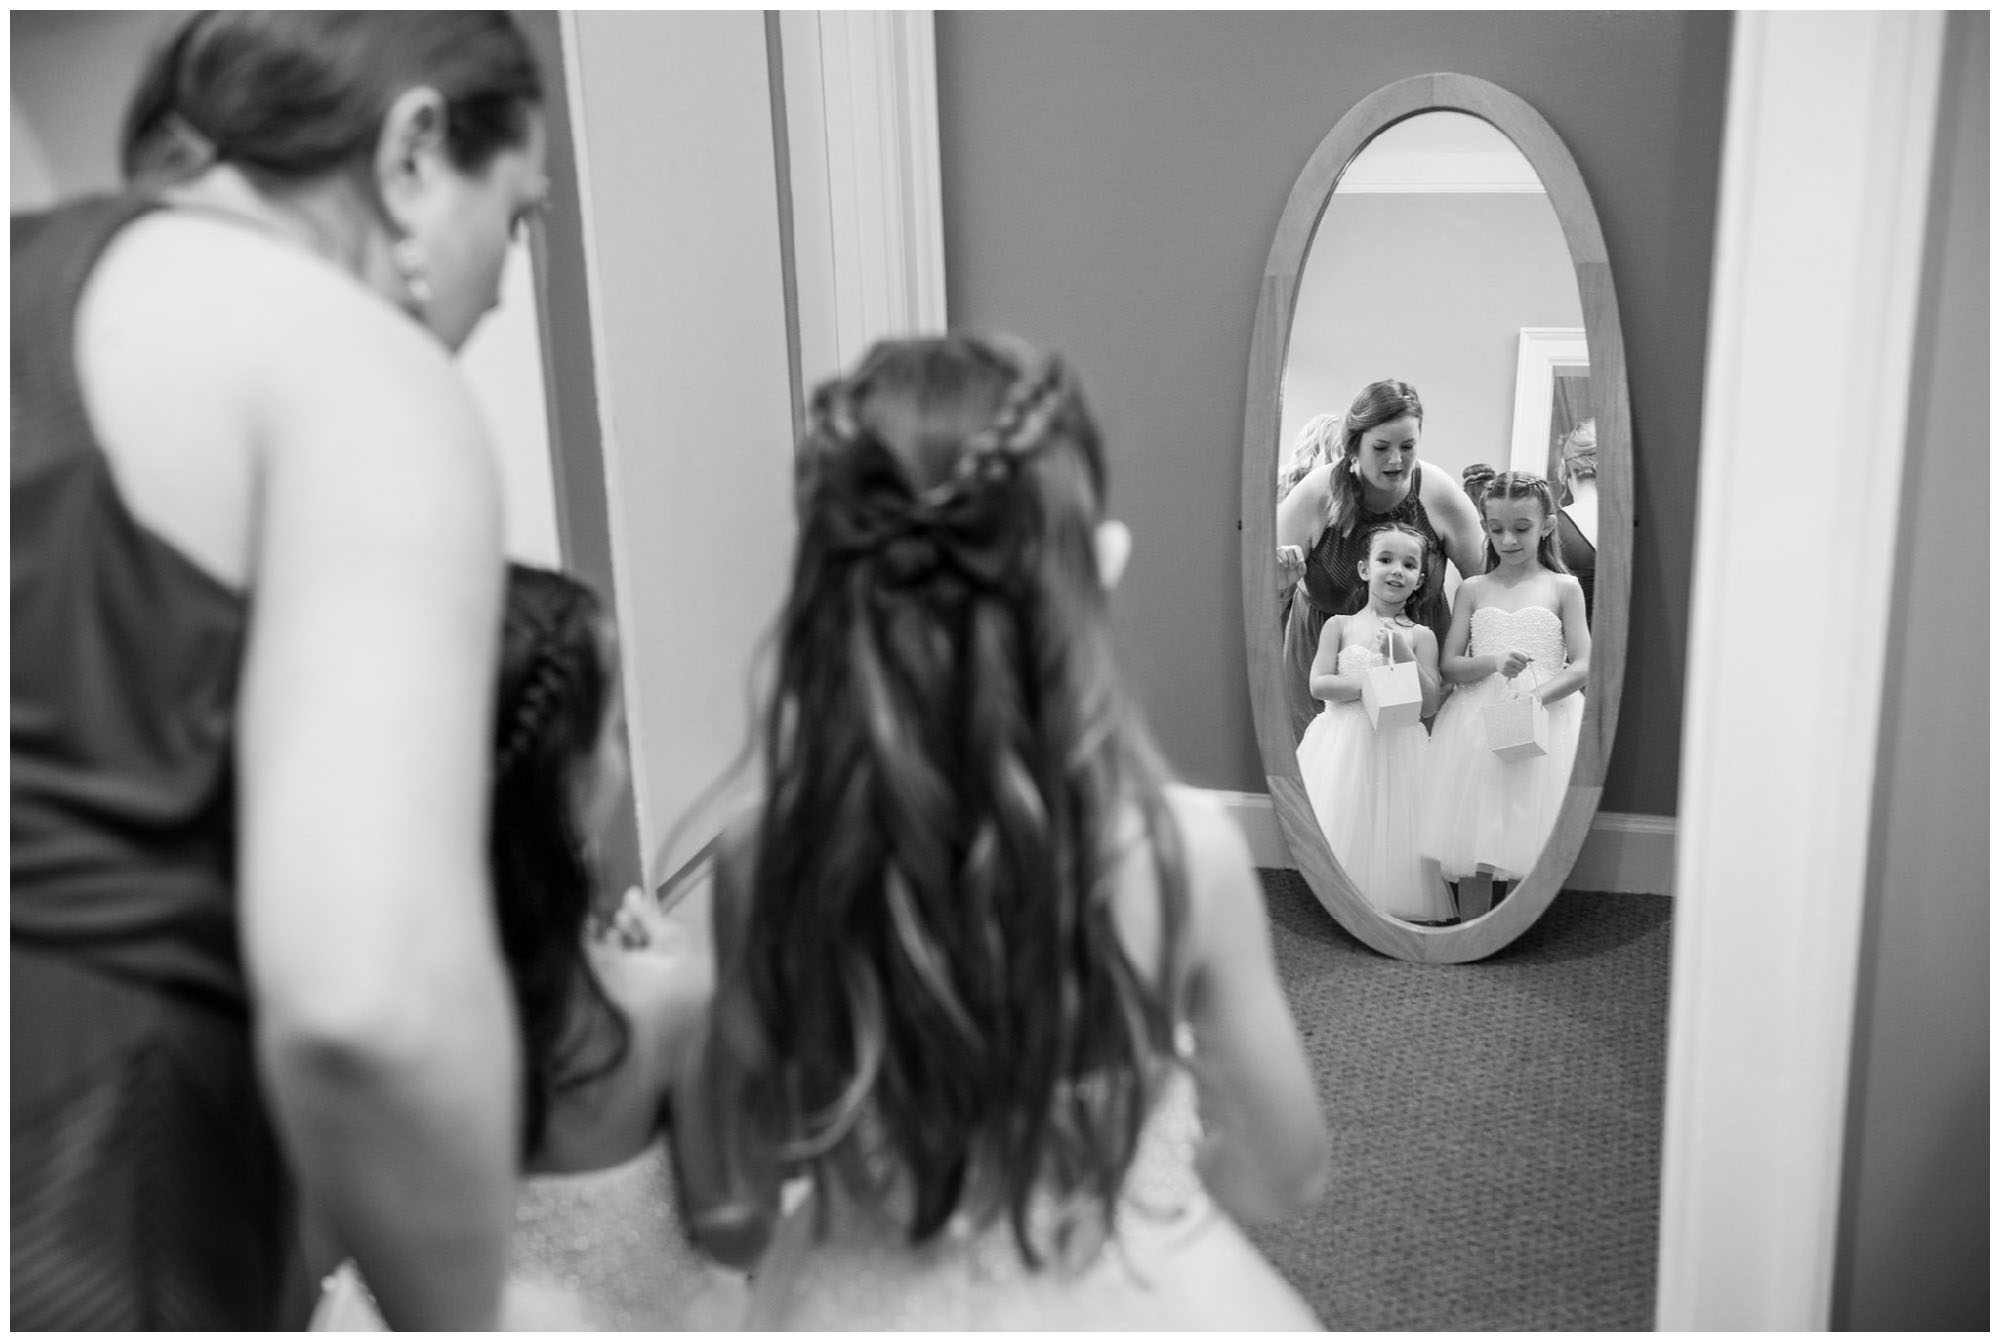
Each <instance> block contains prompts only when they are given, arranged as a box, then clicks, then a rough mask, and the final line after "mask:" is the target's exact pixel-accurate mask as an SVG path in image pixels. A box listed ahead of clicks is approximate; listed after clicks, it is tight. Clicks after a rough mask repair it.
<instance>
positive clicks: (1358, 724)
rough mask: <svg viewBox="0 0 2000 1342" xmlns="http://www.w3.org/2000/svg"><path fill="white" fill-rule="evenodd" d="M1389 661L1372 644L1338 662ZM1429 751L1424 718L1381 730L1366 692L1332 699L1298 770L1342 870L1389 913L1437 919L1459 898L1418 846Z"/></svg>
mask: <svg viewBox="0 0 2000 1342" xmlns="http://www.w3.org/2000/svg"><path fill="white" fill-rule="evenodd" d="M1383 664H1384V660H1383V657H1382V654H1381V652H1380V650H1378V649H1376V648H1372V647H1369V646H1367V645H1366V644H1354V645H1351V646H1349V647H1345V648H1342V649H1341V650H1340V656H1339V659H1338V661H1337V662H1336V665H1337V666H1338V668H1339V673H1340V674H1341V675H1343V676H1355V675H1359V674H1361V672H1363V671H1365V670H1367V669H1368V668H1369V667H1372V666H1381V665H1383ZM1429 756H1430V737H1429V736H1427V735H1426V734H1425V732H1424V728H1423V725H1422V724H1421V723H1411V724H1410V725H1409V726H1406V727H1391V728H1389V729H1388V730H1386V731H1377V730H1376V729H1375V727H1374V726H1373V725H1372V724H1370V723H1369V721H1368V711H1367V710H1366V709H1364V708H1363V707H1362V706H1361V701H1360V700H1359V699H1350V700H1347V701H1345V702H1342V703H1328V704H1326V705H1325V706H1324V707H1323V708H1322V709H1321V710H1320V712H1319V713H1318V714H1317V715H1316V716H1315V717H1314V718H1313V720H1312V722H1311V723H1310V724H1308V725H1307V727H1306V733H1305V735H1304V736H1303V737H1302V738H1301V739H1300V740H1299V775H1300V777H1302V778H1303V779H1304V780H1305V785H1306V796H1307V797H1308V798H1309V799H1310V800H1311V801H1312V807H1313V815H1314V816H1315V817H1316V818H1317V819H1318V820H1319V827H1320V829H1321V830H1322V831H1324V832H1325V834H1326V841H1327V844H1328V846H1329V847H1331V848H1332V849H1333V855H1334V857H1335V858H1336V859H1337V860H1338V861H1339V862H1340V866H1341V870H1343V871H1345V872H1346V873H1347V875H1348V878H1349V879H1350V880H1352V881H1353V882H1354V884H1355V886H1356V887H1357V888H1358V889H1359V890H1360V891H1361V893H1362V895H1363V896H1364V897H1365V898H1366V899H1367V900H1368V902H1369V903H1370V904H1373V905H1374V906H1375V907H1376V908H1377V909H1380V910H1381V911H1382V912H1383V913H1386V914H1388V915H1389V916H1391V917H1393V918H1407V919H1411V920H1413V921H1426V922H1436V921H1441V920H1443V919H1446V918H1449V917H1451V916H1452V913H1453V907H1454V906H1453V904H1452V900H1451V892H1450V891H1449V890H1447V889H1446V888H1445V886H1444V883H1443V882H1442V881H1440V880H1439V879H1438V878H1437V875H1436V874H1435V873H1434V872H1433V873H1432V874H1431V875H1430V876H1429V877H1428V878H1426V876H1425V874H1424V870H1423V868H1422V866H1421V854H1420V853H1419V852H1418V845H1417V830H1418V824H1419V822H1420V819H1421V817H1422V805H1423V796H1424V787H1425V776H1426V774H1427V772H1428V770H1429Z"/></svg>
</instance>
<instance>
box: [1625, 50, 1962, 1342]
mask: <svg viewBox="0 0 2000 1342" xmlns="http://www.w3.org/2000/svg"><path fill="white" fill-rule="evenodd" d="M1943 34H1944V16H1943V15H1942V14H1941V13H1935V12H1932V13H1918V12H1896V13H1860V12H1844V13H1804V12H1782V11H1781V12H1766V11H1741V12H1739V13H1738V14H1737V16H1736V28H1735V37H1734V42H1733V51H1732V58H1731V72H1730V88H1729V117H1728V123H1727V131H1726V137H1725V144H1724V154H1723V167H1722V192H1721V205H1720V210H1719V217H1718V223H1717V238H1716V261H1715V279H1714V291H1713V295H1714V301H1713V304H1712V311H1711V316H1710V328H1709V350H1708V370H1707V379H1706V394H1705V402H1704V410H1703V423H1702V451H1701V493H1700V504H1699V509H1698V513H1697V517H1696V527H1695V535H1696V548H1695V564H1694V588H1693V600H1692V614H1691V619H1690V625H1691V630H1690V635H1689V647H1688V673H1687V693H1686V699H1685V704H1686V710H1685V718H1684V720H1683V728H1682V754H1681V788H1680V800H1679V820H1680V838H1679V848H1678V852H1677V855H1676V867H1677V881H1678V886H1677V888H1678V895H1679V898H1678V902H1677V904H1676V907H1675V910H1674V920H1675V928H1674V951H1673V971H1672V997H1671V1000H1670V1004H1669V1008H1668V1011H1669V1014H1668V1033H1667V1054H1668V1057H1667V1089H1666V1118H1665V1131H1664V1138H1663V1144H1662V1154H1663V1158H1662V1162H1661V1172H1660V1184H1661V1188H1660V1202H1661V1207H1660V1260H1659V1291H1658V1297H1657V1325H1658V1327H1659V1328H1660V1329H1661V1330H1663V1331H1665V1330H1672V1331H1684V1330H1692V1329H1701V1330H1708V1329H1786V1330H1815V1331H1817V1330H1823V1329H1825V1328H1827V1327H1828V1321H1829V1318H1830V1313H1831V1307H1832V1298H1833V1264H1834V1254H1835V1249H1836V1244H1835V1238H1836V1227H1837V1224H1838V1212H1839V1206H1840V1196H1841V1155H1842V1148H1843V1144H1844V1141H1845V1137H1846V1126H1847V1123H1846V1115H1847V1103H1848V1081H1849V1077H1848V1062H1849V1057H1850V1055H1851V1053H1852V1049H1853V1029H1854V1009H1855V991H1856V983H1857V970H1858V956H1859V951H1860V930H1861V915H1862V904H1863V894H1864V881H1865V875H1866V869H1867V858H1868V844H1869V838H1870V835H1869V828H1870V806H1871V801H1872V798H1873V787H1874V771H1875V758H1874V757H1875V748H1876V741H1877V736H1878V732H1879V724H1880V722H1881V713H1882V689H1883V679H1884V655H1883V647H1882V644H1883V639H1884V636H1885V632H1886V630H1887V629H1888V606H1889V598H1890V592H1891V582H1890V579H1891V570H1892V567H1893V556H1894V554H1895V548H1894V544H1893V538H1894V528H1895V521H1896V518H1897V515H1898V508H1897V500H1896V497H1895V491H1896V489H1897V488H1898V482H1900V481H1901V480H1902V478H1903V472H1902V469H1901V466H1902V459H1903V452H1904V438H1905V433H1906V425H1907V421H1908V409H1909V406H1908V401H1909V384H1910V372H1911V367H1910V365H1911V352H1912V344H1913V339H1914V334H1915V327H1916V316H1917V296H1918V285H1919V275H1920V268H1921V262H1922V252H1923V243H1924V231H1925V216H1926V207H1927V203H1928V201H1929V195H1930V193H1929V184H1930V169H1931V154H1932V142H1933V139H1934V133H1935V122H1936V109H1937V98H1938V88H1939V78H1940V74H1939V71H1940V63H1941V58H1942V52H1943ZM1778 500H1782V501H1783V511H1782V513H1774V511H1773V503H1774V501H1778ZM1802 534H1803V535H1806V536H1808V537H1813V538H1817V540H1818V544H1816V545H1815V544H1808V545H1807V546H1806V548H1805V549H1804V550H1803V551H1801V550H1800V549H1799V537H1800V536H1801V535H1802ZM1850 537H1855V538H1866V539H1864V540H1860V541H1858V542H1857V543H1855V544H1853V545H1849V544H1848V541H1847V538H1850ZM1802 553H1803V554H1804V555H1805V556H1806V557H1807V564H1806V566H1805V568H1804V569H1803V570H1801V569H1800V567H1799V564H1798V559H1799V557H1800V555H1801V554H1802ZM1849 554H1853V555H1855V556H1857V559H1856V562H1852V563H1847V562H1843V557H1844V556H1846V555H1849ZM1870 557H1873V558H1875V559H1876V560H1879V562H1872V563H1871V562H1868V561H1869V559H1870ZM1801 571H1803V572H1806V573H1808V574H1811V575H1830V574H1833V573H1835V572H1837V573H1838V578H1837V580H1833V579H1831V578H1829V579H1828V580H1826V581H1821V582H1806V583H1799V582H1796V581H1791V580H1787V576H1786V575H1792V577H1794V578H1795V577H1796V575H1798V574H1799V573H1800V572H1801ZM1780 590H1782V592H1783V593H1784V596H1783V606H1784V610H1785V617H1784V621H1783V629H1782V632H1781V631H1779V630H1777V629H1776V628H1775V627H1774V626H1773V624H1772V622H1771V619H1770V612H1771V610H1772V609H1773V602H1774V600H1775V597H1774V593H1776V592H1778V591H1780Z"/></svg>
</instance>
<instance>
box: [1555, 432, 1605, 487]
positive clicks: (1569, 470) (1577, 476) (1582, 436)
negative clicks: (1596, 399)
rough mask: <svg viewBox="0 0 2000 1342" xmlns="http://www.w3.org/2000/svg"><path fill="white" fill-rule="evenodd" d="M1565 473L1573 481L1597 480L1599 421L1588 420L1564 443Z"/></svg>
mask: <svg viewBox="0 0 2000 1342" xmlns="http://www.w3.org/2000/svg"><path fill="white" fill-rule="evenodd" d="M1562 464H1563V472H1564V474H1566V475H1568V476H1569V478H1570V479H1572V480H1595V479H1596V478H1597V421H1596V420H1594V419H1586V420H1584V421H1583V422H1582V423H1581V424H1579V425H1577V426H1576V427H1575V428H1573V429H1571V430H1570V431H1569V432H1568V433H1567V434H1565V435H1563V441H1562Z"/></svg>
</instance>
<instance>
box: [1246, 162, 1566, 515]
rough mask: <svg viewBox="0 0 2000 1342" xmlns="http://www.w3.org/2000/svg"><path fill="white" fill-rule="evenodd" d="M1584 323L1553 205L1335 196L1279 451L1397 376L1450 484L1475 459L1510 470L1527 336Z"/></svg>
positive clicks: (1298, 320)
mask: <svg viewBox="0 0 2000 1342" xmlns="http://www.w3.org/2000/svg"><path fill="white" fill-rule="evenodd" d="M1582 325H1583V308H1582V306H1581V305H1580V304H1579V302H1578V299H1577V293H1576V271H1575V270H1574V269H1573V268H1572V267H1571V265H1570V259H1569V248H1568V247H1567V246H1565V245H1564V243H1563V236H1562V223H1561V221H1560V220H1558V219H1557V218H1556V212H1555V210H1554V208H1553V207H1552V206H1550V204H1549V198H1548V197H1547V196H1542V195H1525V194H1522V195H1481V194H1446V195H1430V194H1411V195H1403V194H1373V195H1347V194H1344V193H1341V194H1336V195H1335V196H1334V199H1333V203H1332V204H1331V205H1329V206H1327V210H1326V216H1325V217H1324V218H1322V219H1321V220H1320V224H1319V230H1318V232H1316V233H1315V234H1314V235H1313V248H1312V252H1311V253H1310V255H1309V256H1308V257H1307V260H1306V267H1305V271H1304V273H1303V274H1301V275H1300V277H1299V294H1298V307H1297V308H1296V310H1295V312H1294V315H1293V318H1292V341H1291V348H1290V350H1289V351H1288V352H1287V356H1286V361H1285V414H1284V422H1283V426H1282V427H1281V428H1280V429H1279V431H1278V444H1279V455H1281V456H1283V457H1284V458H1285V464H1287V465H1289V464H1290V461H1291V456H1292V444H1293V442H1294V441H1295V440H1296V439H1297V437H1298V432H1299V429H1300V428H1302V427H1303V426H1304V425H1305V423H1306V421H1307V420H1309V419H1311V418H1312V417H1313V416H1314V415H1318V414H1327V413H1331V414H1341V413H1343V412H1344V411H1346V409H1347V407H1348V405H1349V404H1350V403H1352V401H1353V400H1354V396H1355V393H1357V392H1359V391H1360V390H1361V388H1362V387H1364V386H1366V385H1367V384H1368V383H1370V382H1373V381H1375V380H1377V379H1378V378H1387V377H1393V378H1398V379H1400V380H1401V381H1404V382H1408V383H1410V384H1411V385H1412V386H1414V387H1415V388H1416V389H1417V393H1418V395H1420V396H1422V397H1423V402H1424V436H1423V441H1422V444H1421V446H1420V447H1419V448H1418V451H1419V454H1420V455H1421V456H1422V457H1423V459H1424V460H1425V461H1427V462H1432V463H1434V464H1436V465H1438V466H1440V467H1442V468H1443V469H1445V470H1447V471H1449V472H1450V473H1451V477H1452V479H1454V480H1456V479H1458V478H1459V473H1460V472H1461V471H1463V470H1464V469H1465V468H1466V467H1467V466H1470V465H1471V464H1472V463H1473V462H1475V461H1483V462H1486V463H1487V464H1489V465H1492V466H1495V467H1497V468H1498V469H1500V470H1503V471H1504V470H1506V469H1507V456H1508V452H1509V451H1510V450H1511V446H1512V444H1511V441H1510V440H1511V438H1512V435H1513V429H1514V374H1515V369H1516V366H1517V364H1518V362H1519V353H1520V344H1521V341H1520V334H1521V328H1522V327H1523V326H1572V327H1581V326H1582ZM1547 455H1548V453H1547V452H1546V451H1544V452H1543V453H1542V456H1543V457H1546V456H1547ZM1276 467H1277V463H1276V462H1273V469H1274V470H1275V469H1276Z"/></svg>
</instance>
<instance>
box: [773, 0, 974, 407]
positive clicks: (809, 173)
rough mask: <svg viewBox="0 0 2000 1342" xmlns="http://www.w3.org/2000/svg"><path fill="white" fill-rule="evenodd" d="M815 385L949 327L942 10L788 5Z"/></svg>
mask: <svg viewBox="0 0 2000 1342" xmlns="http://www.w3.org/2000/svg"><path fill="white" fill-rule="evenodd" d="M778 32H779V40H780V42H781V44H782V47H783V56H784V62H783V63H784V71H785V76H784V77H785V121H786V136H787V140H788V143H789V148H790V156H791V163H790V173H791V188H792V195H791V199H792V229H793V256H794V265H795V270H796V278H797V293H798V323H799V365H800V367H799V372H800V381H801V383H802V384H803V387H804V390H805V391H806V392H807V393H808V394H810V392H811V390H812V388H813V387H814V386H816V385H817V384H818V383H820V382H821V381H823V380H825V379H826V378H828V377H831V376H832V375H833V374H835V373H836V372H838V371H840V370H841V369H843V368H848V367H851V366H852V365H853V364H854V363H855V361H856V360H858V359H859V358H860V357H861V355H862V354H863V353H865V352H866V350H867V349H868V346H869V345H871V344H873V343H874V342H875V341H877V340H879V339H882V338H884V337H887V336H901V335H916V334H923V333H938V332H942V331H943V330H944V329H945V292H944V207H943V203H942V194H941V183H940V178H939V167H938V113H937V49H936V41H935V34H934V29H933V25H932V19H931V11H929V10H927V9H916V10H867V11H832V10H785V11H783V12H781V13H780V14H779V16H778Z"/></svg>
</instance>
